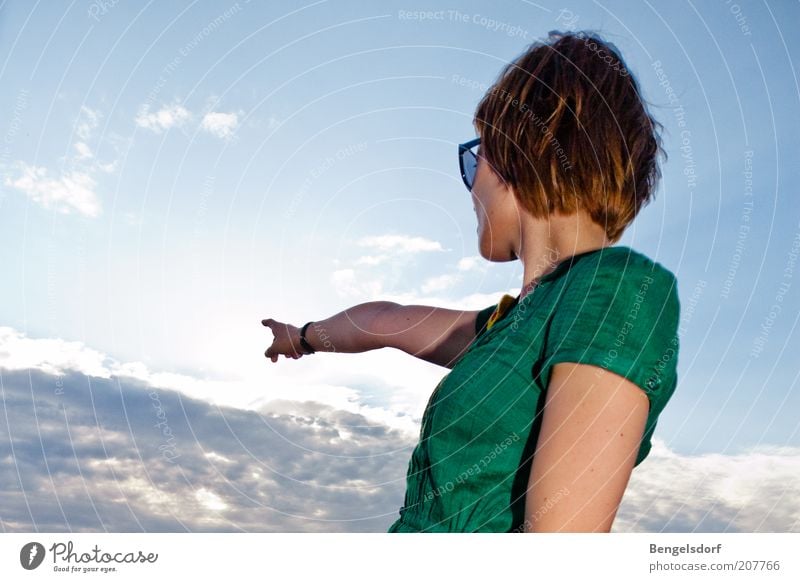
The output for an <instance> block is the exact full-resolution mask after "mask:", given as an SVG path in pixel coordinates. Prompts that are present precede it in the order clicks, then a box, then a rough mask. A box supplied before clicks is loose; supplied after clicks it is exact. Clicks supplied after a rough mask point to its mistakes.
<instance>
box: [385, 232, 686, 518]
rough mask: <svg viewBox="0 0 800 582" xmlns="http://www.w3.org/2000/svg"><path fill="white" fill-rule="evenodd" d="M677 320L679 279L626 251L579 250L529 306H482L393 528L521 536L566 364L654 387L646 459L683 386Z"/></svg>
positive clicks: (427, 425) (412, 464)
mask: <svg viewBox="0 0 800 582" xmlns="http://www.w3.org/2000/svg"><path fill="white" fill-rule="evenodd" d="M501 308H505V311H504V312H503V311H502V309H501ZM492 315H494V317H493V318H492V321H491V322H490V316H492ZM679 319H680V303H679V300H678V288H677V280H676V278H675V276H674V275H673V274H672V273H671V272H670V271H669V270H667V269H666V268H665V267H664V266H662V265H661V264H660V263H657V262H654V261H652V260H651V259H649V258H647V257H646V256H645V255H643V254H641V253H639V252H637V251H634V250H633V249H631V248H630V247H626V246H612V247H605V248H602V249H596V250H592V251H588V252H585V253H580V254H577V255H574V256H572V257H570V258H568V259H566V260H564V261H562V262H560V263H559V264H558V265H557V266H556V268H555V269H554V270H553V271H551V272H550V273H548V274H546V275H545V276H543V277H542V278H541V279H540V283H539V285H537V286H536V287H535V288H534V289H533V291H531V292H529V293H528V294H527V295H526V296H525V297H524V298H523V299H522V301H519V297H511V296H509V295H506V296H504V298H503V299H501V301H500V302H499V303H498V304H497V305H490V306H488V307H486V308H485V309H483V310H481V312H480V314H479V315H478V318H477V322H476V333H477V335H476V338H475V339H474V341H473V342H472V343H471V344H470V346H469V347H468V349H467V350H466V351H465V352H464V354H463V355H462V356H461V358H460V359H459V360H458V361H457V362H456V363H455V365H454V366H453V368H452V369H451V370H450V372H449V373H448V374H447V375H446V376H445V377H444V378H442V380H441V381H440V382H439V384H438V385H437V386H436V388H435V389H434V391H433V393H432V394H431V396H430V399H429V401H428V404H427V406H426V408H425V411H424V413H423V416H422V423H421V426H420V438H419V442H418V444H417V445H416V447H415V448H414V450H413V452H412V454H411V459H410V461H409V464H408V471H407V475H406V492H405V499H404V502H403V507H401V508H400V511H399V513H400V517H399V518H398V519H397V520H396V521H395V522H394V523H393V524H392V525H391V526H390V528H389V530H388V531H389V532H390V533H392V532H510V531H520V530H521V528H522V524H523V522H524V520H525V515H524V512H525V492H526V490H527V488H528V477H529V474H530V468H531V463H532V460H533V453H534V451H535V449H536V441H537V438H538V434H539V429H540V427H541V419H542V412H543V405H544V401H545V393H546V389H547V385H548V382H549V379H550V370H551V368H552V366H553V365H554V364H556V363H558V362H577V363H584V364H592V365H595V366H599V367H602V368H605V369H607V370H610V371H612V372H615V373H616V374H619V375H620V376H623V377H625V378H627V379H628V380H630V381H631V382H633V383H634V384H636V385H638V386H639V387H641V388H642V390H644V391H645V393H646V394H647V396H648V399H649V403H650V408H649V413H648V417H647V423H646V426H645V432H644V436H643V438H642V441H641V444H640V447H639V451H638V455H637V458H636V461H635V465H638V464H639V463H641V462H642V461H643V460H644V459H645V457H647V455H648V453H649V452H650V446H651V443H650V439H651V437H652V435H653V431H654V430H655V427H656V421H657V420H658V416H659V414H660V413H661V411H662V410H663V409H664V406H665V405H666V404H667V402H668V401H669V399H670V397H671V396H672V394H673V392H674V391H675V387H676V385H677V364H678V323H679ZM487 323H492V325H490V326H487Z"/></svg>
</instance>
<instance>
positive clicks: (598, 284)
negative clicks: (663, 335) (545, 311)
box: [556, 246, 680, 326]
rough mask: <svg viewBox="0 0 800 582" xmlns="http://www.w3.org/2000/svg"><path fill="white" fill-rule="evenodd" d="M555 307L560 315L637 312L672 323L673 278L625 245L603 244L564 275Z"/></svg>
mask: <svg viewBox="0 0 800 582" xmlns="http://www.w3.org/2000/svg"><path fill="white" fill-rule="evenodd" d="M566 279H567V281H566V282H565V285H564V289H563V292H562V293H563V294H562V296H561V298H560V301H559V302H558V303H559V304H558V306H557V309H556V311H557V312H558V311H561V312H562V316H563V315H564V314H566V315H569V314H570V313H573V314H575V313H580V314H582V315H584V316H588V315H589V314H590V313H594V314H595V315H597V316H599V317H601V318H602V317H604V316H606V315H607V316H608V317H609V318H612V319H613V318H627V317H632V316H637V315H638V316H641V317H643V318H650V319H654V320H660V321H662V322H669V323H670V324H671V325H673V326H674V325H676V324H677V320H678V318H679V312H680V301H679V299H678V280H677V277H676V276H675V274H674V273H672V271H670V270H669V269H668V268H667V267H665V266H664V265H662V264H661V263H659V262H657V261H654V260H653V259H651V258H650V257H648V256H647V255H645V254H643V253H640V252H638V251H636V250H634V249H631V248H630V247H626V246H619V247H608V248H606V249H603V250H602V251H601V252H597V253H591V254H588V255H586V256H584V257H581V258H580V260H579V261H577V262H576V263H575V264H574V265H573V266H572V268H571V269H570V270H569V273H568V274H567V277H566Z"/></svg>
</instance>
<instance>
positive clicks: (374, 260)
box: [355, 254, 392, 267]
mask: <svg viewBox="0 0 800 582" xmlns="http://www.w3.org/2000/svg"><path fill="white" fill-rule="evenodd" d="M391 258H392V255H387V254H383V255H364V256H363V257H358V258H357V259H356V263H355V264H356V265H369V266H370V267H374V266H375V265H380V264H381V263H385V262H386V261H387V260H388V259H391Z"/></svg>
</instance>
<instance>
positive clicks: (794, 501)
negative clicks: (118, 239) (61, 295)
mask: <svg viewBox="0 0 800 582" xmlns="http://www.w3.org/2000/svg"><path fill="white" fill-rule="evenodd" d="M472 297H473V298H476V297H478V296H477V295H476V296H472ZM484 300H485V298H484V299H475V301H477V302H478V303H479V304H482V303H483V302H484ZM379 352H383V351H373V352H367V353H365V354H358V355H357V356H356V355H353V356H352V358H355V357H357V358H358V362H359V364H363V366H357V367H354V366H353V365H352V364H353V361H355V360H353V361H351V362H346V361H345V362H342V363H341V365H342V366H343V367H344V368H347V367H348V366H349V368H350V369H351V370H352V371H351V372H350V373H349V376H345V375H344V374H342V375H340V377H339V380H340V381H341V382H342V383H341V384H338V385H337V384H331V383H330V378H331V376H332V373H331V372H332V369H335V368H336V367H337V364H336V361H335V360H334V359H332V358H333V357H335V358H341V359H346V358H348V357H349V356H347V355H344V354H340V355H336V356H333V355H331V354H323V355H322V357H323V359H318V360H307V361H306V360H304V359H303V360H301V361H303V362H306V365H307V366H309V367H310V368H312V369H313V370H314V371H315V374H316V375H311V376H309V375H302V374H301V373H300V372H299V371H298V368H297V367H295V368H292V370H291V371H288V372H285V373H284V375H283V376H281V375H280V374H276V375H274V376H272V378H271V380H268V381H262V382H261V383H260V385H259V386H257V388H258V391H259V393H260V394H261V395H262V397H261V398H260V399H257V400H255V401H253V402H252V403H249V404H246V403H244V401H243V400H242V398H241V394H239V395H237V393H241V392H243V391H245V387H244V385H243V384H236V383H224V382H214V381H207V380H202V379H198V378H194V377H190V376H185V375H179V374H172V373H164V372H151V371H150V370H148V369H147V367H146V366H145V365H144V364H142V363H141V362H129V363H119V362H116V361H115V360H113V359H111V358H108V357H107V356H105V355H104V354H102V353H101V352H98V351H96V350H93V349H91V348H88V347H87V346H85V345H84V344H83V343H81V342H70V341H64V340H61V339H51V338H47V339H31V338H27V337H26V336H25V335H24V334H21V333H19V332H17V331H15V330H13V329H11V328H8V327H0V371H1V372H2V374H3V385H4V393H5V394H6V404H7V406H6V417H5V419H6V424H8V427H7V428H8V432H9V434H11V436H12V438H13V439H14V457H11V456H9V455H6V456H5V457H4V458H3V457H2V456H0V514H2V515H3V519H4V526H5V527H6V530H7V531H33V528H34V527H35V526H34V516H33V515H30V514H29V513H28V511H29V510H28V509H26V507H27V506H26V504H25V503H24V501H21V499H20V496H21V495H22V492H21V491H19V490H18V489H17V488H16V483H17V481H16V479H17V478H18V477H17V476H18V475H19V474H20V473H19V472H20V471H21V472H22V474H24V478H23V482H24V483H26V484H27V487H28V489H27V490H26V491H25V492H24V493H25V495H26V496H27V499H28V501H30V502H31V503H30V507H31V508H33V509H32V511H34V512H36V523H37V524H38V526H39V527H41V528H43V529H48V530H58V531H61V530H62V529H63V528H65V524H64V521H63V519H64V516H63V514H62V513H61V510H59V509H58V507H62V506H63V507H64V508H66V511H67V515H68V516H69V520H70V522H69V524H68V525H69V527H70V528H71V529H72V530H73V531H91V530H92V529H94V530H97V529H98V528H100V529H102V528H103V525H102V524H103V523H104V524H105V525H106V526H108V527H109V528H110V529H113V530H115V531H123V530H125V531H127V530H135V529H137V528H138V529H141V527H142V526H143V524H145V525H144V527H145V529H146V530H147V531H157V530H164V529H170V528H173V529H182V528H184V527H185V529H190V530H201V529H203V528H229V529H241V528H244V529H249V530H253V531H256V530H258V531H269V530H272V531H281V530H284V531H287V530H292V531H342V530H349V531H384V530H382V529H381V528H385V527H386V526H387V525H388V523H389V522H391V521H392V520H393V519H394V516H395V512H396V510H397V506H396V504H397V503H399V502H401V501H402V490H401V487H402V476H403V475H404V470H405V467H406V465H407V462H408V455H409V454H410V452H411V449H410V447H411V446H413V444H414V443H415V442H416V437H417V436H418V434H419V418H418V417H415V418H414V419H413V420H412V419H411V417H410V416H408V415H406V416H404V417H398V416H397V415H396V414H393V409H398V408H403V407H404V406H405V405H404V404H403V403H401V402H400V401H393V402H392V404H391V406H389V407H370V406H365V405H364V404H363V402H360V399H362V398H363V395H362V394H360V393H359V391H358V390H357V389H355V388H352V387H351V386H359V385H360V386H367V387H368V388H367V392H368V393H369V394H368V395H367V396H368V397H369V398H370V399H375V398H376V397H377V396H378V395H379V394H380V393H381V392H386V393H388V394H391V395H393V396H396V395H397V391H396V390H395V386H393V385H392V384H390V383H388V382H386V381H383V382H382V381H381V379H380V378H379V377H372V376H371V375H369V374H367V373H366V372H364V371H363V369H364V368H367V367H368V366H369V365H370V364H376V365H377V367H379V368H382V369H383V370H393V369H397V368H398V361H399V360H398V358H395V357H394V356H395V354H394V353H387V352H383V353H379ZM352 358H351V359H352ZM286 362H287V363H288V361H286ZM312 362H313V363H312ZM411 367H412V366H409V368H411ZM40 372H44V373H46V374H50V375H53V374H58V373H65V374H66V376H65V378H63V384H62V392H63V394H61V395H59V394H58V393H57V392H56V391H54V389H53V386H54V384H55V380H54V379H50V378H48V377H47V376H40V375H38V374H39V373H40ZM76 372H77V373H79V374H85V375H88V376H91V377H92V378H86V377H83V376H81V375H79V374H76ZM112 376H116V378H115V379H113V380H112V381H109V380H111V379H112ZM131 380H138V382H136V381H131ZM414 381H415V383H416V384H418V385H423V384H424V387H422V388H419V390H420V392H424V391H426V390H427V392H429V391H430V389H431V387H432V386H434V385H435V382H429V381H428V378H423V377H421V376H420V377H419V378H415V379H414ZM87 385H88V386H89V387H90V389H89V390H87V389H86V386H87ZM173 390H174V391H173ZM148 391H149V393H148ZM252 393H253V392H252V391H251V392H250V394H252ZM148 394H149V395H148ZM154 394H155V396H156V397H157V398H158V400H157V402H158V407H159V409H160V410H162V411H163V415H164V422H165V423H167V426H168V427H169V428H170V432H169V435H168V438H167V435H166V433H164V432H163V429H162V428H158V427H157V425H156V427H155V428H154V425H155V422H156V420H157V416H156V414H157V412H156V408H155V405H154V404H153V403H154V402H156V400H154V396H153V395H154ZM181 394H183V395H187V396H191V397H192V398H189V399H187V398H181V396H180V395H181ZM197 398H200V399H202V400H196V399H197ZM215 398H216V399H217V401H218V402H221V401H225V402H227V404H229V405H235V404H238V405H244V407H246V408H248V409H249V411H250V412H244V411H241V410H236V409H233V408H225V409H220V408H218V407H217V406H212V405H211V404H210V403H213V402H214V399H215ZM237 398H238V399H239V400H238V401H237ZM323 401H327V402H328V403H325V402H323ZM34 403H35V406H36V411H37V422H33V421H32V416H31V410H32V409H33V405H34ZM123 403H124V404H123ZM245 404H246V405H245ZM158 418H160V417H158ZM67 424H68V428H67ZM403 424H406V426H405V427H404V429H403V430H399V431H393V430H391V429H392V428H395V427H399V426H401V425H403ZM64 443H67V446H66V447H65V446H64ZM166 446H169V447H173V448H172V449H171V450H172V451H173V452H174V453H175V454H179V455H180V456H179V457H174V461H175V462H172V461H171V460H170V459H169V458H167V457H164V456H162V455H163V453H162V449H163V448H164V447H166ZM390 453H391V454H390ZM43 455H46V459H47V463H48V465H47V469H45V465H44V463H43V462H42V456H43ZM76 460H77V461H76ZM77 463H80V467H78V466H77ZM48 469H49V471H50V473H48V472H47V470H48ZM55 473H57V478H56V479H54V478H53V475H54V474H55ZM676 475H679V476H680V478H676ZM54 491H55V492H57V494H58V498H59V504H56V502H55V500H54V498H53V495H54ZM798 491H800V447H796V446H776V445H759V446H755V447H751V448H748V449H745V450H743V451H741V452H738V453H735V454H721V453H709V454H701V455H692V454H681V453H678V452H676V451H673V450H671V449H669V447H668V446H667V445H666V443H665V442H664V441H663V440H661V439H659V438H654V439H653V447H652V450H651V452H650V455H649V456H648V458H647V459H646V460H645V461H644V462H643V463H642V464H641V465H640V466H639V467H637V468H636V469H634V471H633V474H632V476H631V480H630V482H629V485H628V489H627V490H626V493H625V496H624V498H623V501H622V504H621V506H620V509H619V511H618V513H617V519H616V520H615V523H614V527H613V531H615V532H637V531H641V532H645V531H646V532H795V533H800V495H798ZM87 495H90V498H87ZM309 500H313V506H314V507H315V508H316V509H315V511H317V510H318V511H319V513H315V512H312V511H310V510H308V506H309ZM132 513H133V514H134V515H133V516H132V515H131V514H132ZM98 520H100V521H101V523H100V524H98ZM370 520H372V521H370Z"/></svg>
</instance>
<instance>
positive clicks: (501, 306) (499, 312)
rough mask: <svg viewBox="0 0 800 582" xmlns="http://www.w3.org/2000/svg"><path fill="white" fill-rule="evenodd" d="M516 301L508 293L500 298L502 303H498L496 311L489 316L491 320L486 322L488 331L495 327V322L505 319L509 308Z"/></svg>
mask: <svg viewBox="0 0 800 582" xmlns="http://www.w3.org/2000/svg"><path fill="white" fill-rule="evenodd" d="M515 299H516V297H512V296H511V295H509V294H508V293H506V294H505V295H503V296H502V297H501V298H500V301H498V302H497V307H495V308H494V311H493V312H492V314H491V315H490V316H489V320H488V321H487V322H486V329H487V330H488V329H490V328H491V327H492V326H493V325H494V322H495V321H497V320H498V319H500V318H501V317H503V315H505V313H506V311H508V308H509V307H510V306H511V304H512V303H514V300H515Z"/></svg>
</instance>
